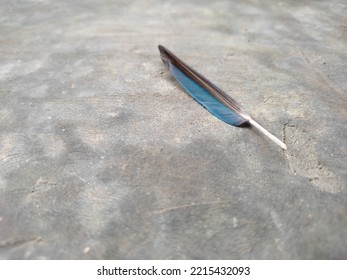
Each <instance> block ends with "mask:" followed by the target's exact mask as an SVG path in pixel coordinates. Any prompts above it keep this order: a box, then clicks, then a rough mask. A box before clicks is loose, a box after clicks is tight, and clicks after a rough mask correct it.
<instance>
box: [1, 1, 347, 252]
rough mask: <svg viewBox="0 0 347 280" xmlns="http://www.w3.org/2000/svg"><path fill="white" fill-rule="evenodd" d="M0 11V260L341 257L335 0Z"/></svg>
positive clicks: (346, 239) (339, 41)
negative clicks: (226, 103) (198, 93)
mask: <svg viewBox="0 0 347 280" xmlns="http://www.w3.org/2000/svg"><path fill="white" fill-rule="evenodd" d="M0 5H1V9H0V118H1V122H0V258H2V259H187V258H189V259H210V258H211V259H336V258H337V259H339V258H343V259H346V258H347V188H346V185H347V184H346V182H347V168H346V167H347V165H346V162H347V161H346V160H347V146H346V139H347V129H346V121H347V113H346V108H347V78H346V77H347V27H346V25H347V17H346V8H347V3H346V1H345V0H335V1H330V0H325V1H256V0H246V1H243V0H242V1H241V0H240V1H236V0H235V1H207V0H206V1H187V0H186V1H159V0H152V1H99V0H98V1H96V0H95V1H50V0H46V1H45V0H42V1H5V0H2V1H0ZM158 44H163V45H164V46H166V47H168V48H169V49H171V50H172V51H173V52H174V53H176V54H177V55H178V56H179V57H181V58H182V59H183V60H184V61H185V62H187V63H188V64H189V65H191V66H192V67H194V68H195V69H197V70H198V71H200V72H201V73H202V74H204V75H205V76H206V77H208V78H209V79H210V80H212V81H214V82H215V83H216V84H217V85H219V86H220V87H221V88H223V89H224V90H225V91H227V92H228V93H230V94H231V96H233V97H234V98H235V99H236V100H238V101H239V102H240V103H241V104H242V105H243V107H244V109H245V110H246V111H247V112H248V113H249V114H250V115H252V116H253V117H254V119H256V120H257V121H258V122H259V123H261V124H263V125H264V126H265V128H267V129H268V130H269V131H271V132H272V133H274V134H275V135H276V136H278V137H279V138H280V139H284V141H285V142H286V144H287V145H288V150H287V151H286V152H283V151H281V149H280V148H278V147H277V146H276V145H275V144H273V143H272V142H271V141H269V140H267V139H266V138H264V137H262V136H261V135H259V134H258V133H257V132H256V131H254V130H252V129H248V128H235V127H232V126H228V125H226V124H224V123H223V122H221V121H219V120H218V119H216V118H215V117H213V116H212V115H210V114H209V113H208V112H207V111H206V110H205V109H203V108H202V107H201V106H200V105H199V104H197V103H196V102H195V101H193V100H192V99H191V98H190V97H189V96H188V95H187V94H186V93H185V92H184V91H182V89H181V88H180V87H179V86H178V85H177V83H176V82H175V81H174V80H173V79H172V78H171V77H170V74H169V73H168V71H167V70H166V69H165V68H164V65H163V64H162V62H161V60H160V58H159V52H158V50H157V45H158Z"/></svg>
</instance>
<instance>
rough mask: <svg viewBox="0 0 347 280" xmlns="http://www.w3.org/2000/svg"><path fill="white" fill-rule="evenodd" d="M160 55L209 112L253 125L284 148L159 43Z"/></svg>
mask: <svg viewBox="0 0 347 280" xmlns="http://www.w3.org/2000/svg"><path fill="white" fill-rule="evenodd" d="M158 48H159V51H160V56H161V59H162V61H163V62H164V64H165V65H166V66H167V67H168V68H169V70H170V72H171V74H172V75H173V76H174V77H175V79H176V80H177V81H178V83H179V84H180V85H181V86H182V87H183V88H184V89H185V90H186V91H187V92H188V93H189V94H190V95H191V96H192V97H193V98H194V99H195V100H196V101H197V102H199V103H200V104H201V105H202V106H204V107H205V108H206V109H207V110H208V111H209V112H210V113H211V114H213V115H214V116H216V117H217V118H219V119H220V120H222V121H224V122H225V123H227V124H230V125H233V126H245V125H249V124H251V125H253V127H255V128H257V129H258V130H259V131H260V132H262V133H263V134H264V135H266V136H267V137H269V138H270V139H271V140H272V141H274V142H275V143H277V144H278V145H280V146H281V148H282V149H286V148H287V147H286V145H285V144H284V143H283V142H282V141H280V140H279V139H277V138H276V137H275V136H273V135H272V134H271V133H270V132H268V131H267V130H265V129H264V128H263V127H262V126H260V125H259V124H258V123H256V122H255V121H254V120H253V119H252V118H251V117H250V116H249V115H248V114H247V113H245V112H244V111H243V110H242V109H241V107H240V105H239V104H238V103H237V102H236V101H235V100H234V99H233V98H231V97H230V96H229V95H228V94H226V93H225V92H224V91H223V90H221V89H220V88H219V87H217V86H216V85H214V84H213V83H212V82H210V81H209V80H208V79H206V78H205V77H204V76H202V75H201V74H199V73H198V72H197V71H195V70H194V69H192V68H191V67H190V66H188V65H187V64H186V63H184V62H183V61H182V60H180V59H179V58H178V57H177V56H175V55H174V54H173V53H172V52H171V51H169V50H168V49H167V48H165V47H163V46H161V45H159V46H158Z"/></svg>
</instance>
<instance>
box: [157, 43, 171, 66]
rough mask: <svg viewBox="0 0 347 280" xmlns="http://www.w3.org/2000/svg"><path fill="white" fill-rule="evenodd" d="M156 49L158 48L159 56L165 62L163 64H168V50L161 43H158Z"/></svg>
mask: <svg viewBox="0 0 347 280" xmlns="http://www.w3.org/2000/svg"><path fill="white" fill-rule="evenodd" d="M158 49H159V52H160V58H161V60H162V61H163V62H164V63H165V64H168V63H169V62H170V56H171V55H170V51H169V50H168V49H167V48H165V47H163V46H162V45H158Z"/></svg>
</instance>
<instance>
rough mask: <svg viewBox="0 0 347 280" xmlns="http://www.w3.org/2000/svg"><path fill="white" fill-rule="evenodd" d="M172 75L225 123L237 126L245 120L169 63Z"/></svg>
mask: <svg viewBox="0 0 347 280" xmlns="http://www.w3.org/2000/svg"><path fill="white" fill-rule="evenodd" d="M169 68H170V71H171V73H172V75H173V76H174V77H175V78H176V80H177V81H178V82H179V83H180V84H181V86H182V87H183V88H184V89H185V90H186V91H187V92H188V93H189V94H190V95H191V96H192V97H193V98H194V99H195V100H196V101H197V102H199V103H200V104H201V105H202V106H204V107H205V108H206V109H207V110H208V111H209V112H210V113H211V114H213V115H214V116H216V117H217V118H218V119H220V120H222V121H223V122H226V123H227V124H230V125H234V126H239V125H241V124H243V123H244V122H245V119H244V118H243V117H241V116H239V115H238V114H237V113H235V112H233V111H232V110H231V109H230V108H228V107H226V106H225V105H224V104H223V103H221V102H220V101H219V100H218V99H216V98H215V97H214V96H213V95H211V93H209V92H208V91H207V90H206V89H204V88H203V87H201V86H200V85H199V84H197V83H196V82H195V81H194V80H192V79H191V78H189V77H188V76H187V75H185V74H184V73H183V72H182V71H181V70H179V69H178V68H177V67H176V66H175V65H173V64H171V63H169Z"/></svg>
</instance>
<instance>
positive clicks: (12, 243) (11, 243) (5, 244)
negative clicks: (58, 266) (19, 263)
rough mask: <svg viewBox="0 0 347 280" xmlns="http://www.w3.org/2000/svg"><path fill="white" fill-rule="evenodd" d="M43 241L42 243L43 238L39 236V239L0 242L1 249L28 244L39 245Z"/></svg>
mask: <svg viewBox="0 0 347 280" xmlns="http://www.w3.org/2000/svg"><path fill="white" fill-rule="evenodd" d="M41 241H42V238H41V236H37V237H33V238H29V239H19V240H15V239H10V240H4V241H2V242H0V248H8V247H17V246H20V245H23V244H26V243H31V242H35V243H39V242H41Z"/></svg>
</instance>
